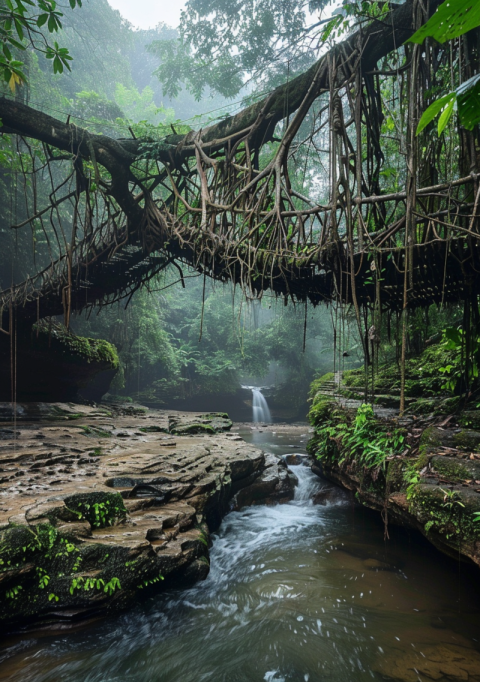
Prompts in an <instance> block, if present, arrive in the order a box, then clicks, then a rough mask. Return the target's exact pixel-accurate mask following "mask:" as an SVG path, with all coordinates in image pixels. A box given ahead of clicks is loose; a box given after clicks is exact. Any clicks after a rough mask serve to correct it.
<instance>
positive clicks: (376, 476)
mask: <svg viewBox="0 0 480 682" xmlns="http://www.w3.org/2000/svg"><path fill="white" fill-rule="evenodd" d="M321 398H322V396H317V398H316V400H317V401H318V400H321ZM328 400H331V397H330V396H328ZM327 410H330V413H332V411H334V412H335V414H336V418H337V419H338V420H339V423H340V424H341V423H342V422H343V423H345V422H347V421H348V420H350V423H352V421H353V418H354V414H355V410H352V409H349V408H347V407H345V405H342V404H341V402H340V401H338V402H337V403H335V402H331V403H330V407H327ZM376 419H377V425H378V426H379V427H380V428H381V429H383V431H384V432H386V433H388V432H393V431H394V430H396V429H397V430H400V432H402V433H403V434H404V437H405V449H404V451H403V452H402V453H401V454H397V455H389V456H387V457H386V458H385V459H384V460H383V462H382V464H381V465H378V466H366V465H365V464H364V463H362V456H361V454H362V453H360V452H357V453H353V454H346V453H345V451H344V449H343V446H342V440H341V437H339V438H335V436H332V437H330V439H329V441H330V445H331V447H330V454H328V455H324V456H321V455H319V451H320V440H319V438H320V434H321V432H322V424H321V423H320V422H319V423H318V424H315V429H314V430H315V434H314V436H313V438H312V440H311V441H310V442H309V445H308V450H309V452H310V454H311V455H312V456H314V457H316V456H318V457H317V461H315V462H314V464H313V466H312V470H313V471H314V472H315V473H317V474H318V475H320V476H322V477H324V478H327V479H329V480H330V481H332V482H333V483H335V484H337V485H340V486H342V487H343V488H344V489H346V490H349V491H352V493H353V494H354V496H355V499H356V500H357V501H358V502H360V503H361V504H363V505H365V506H367V507H370V508H371V509H374V510H377V511H379V512H381V514H382V517H383V519H384V521H385V526H386V532H387V533H388V524H389V523H396V524H400V525H403V526H408V527H412V528H415V529H416V530H418V531H420V532H421V533H422V534H423V535H424V536H425V537H426V538H427V539H428V540H429V541H430V542H431V543H432V544H433V545H435V546H436V547H437V548H438V549H440V550H441V551H442V552H444V553H446V554H448V555H450V556H452V557H454V558H455V559H457V560H459V559H463V560H466V561H472V562H473V563H475V564H476V565H477V566H480V430H476V428H479V427H480V412H477V411H475V412H469V413H465V412H464V413H463V414H462V413H460V414H458V415H450V416H448V417H447V418H445V417H444V416H443V417H438V418H437V417H434V416H430V417H427V418H421V419H417V418H416V417H411V416H410V417H407V418H404V419H402V420H399V419H398V418H391V417H390V418H389V419H382V418H381V417H380V416H379V415H378V414H377V416H376ZM472 427H476V428H472ZM320 495H321V493H320ZM320 503H321V501H320Z"/></svg>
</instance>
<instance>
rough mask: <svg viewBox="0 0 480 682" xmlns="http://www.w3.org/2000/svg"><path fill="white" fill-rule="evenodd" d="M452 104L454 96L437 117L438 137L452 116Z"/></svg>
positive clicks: (453, 103)
mask: <svg viewBox="0 0 480 682" xmlns="http://www.w3.org/2000/svg"><path fill="white" fill-rule="evenodd" d="M454 105H455V96H454V97H452V99H451V100H450V102H449V103H448V104H447V106H446V107H445V109H444V110H443V111H442V114H441V116H440V118H439V119H438V136H439V137H440V135H441V134H442V133H443V131H444V130H445V126H446V125H447V124H448V122H449V120H450V119H451V117H452V114H453V107H454Z"/></svg>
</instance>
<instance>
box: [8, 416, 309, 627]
mask: <svg viewBox="0 0 480 682" xmlns="http://www.w3.org/2000/svg"><path fill="white" fill-rule="evenodd" d="M77 408H78V409H77ZM22 409H23V410H24V412H25V414H28V415H37V417H36V419H37V421H36V422H35V421H32V422H27V421H25V422H20V423H19V424H17V429H16V432H14V430H13V429H12V428H11V425H10V424H8V422H7V423H5V424H4V427H3V431H2V448H0V560H1V561H2V562H3V563H1V564H0V578H1V576H2V575H3V576H5V578H8V580H6V581H5V583H8V584H9V585H10V584H14V585H15V586H16V587H19V588H21V589H19V590H18V596H17V597H16V598H15V599H13V600H12V599H6V598H4V597H5V596H6V593H5V594H3V593H2V592H1V587H0V629H3V630H8V629H9V628H12V627H18V626H21V625H22V623H24V622H27V621H28V622H29V623H32V622H35V620H36V619H41V618H44V617H45V615H46V614H47V613H48V614H49V615H48V617H49V618H53V619H54V618H55V613H56V612H58V613H59V617H60V614H63V615H62V616H61V617H62V618H63V619H65V613H75V614H80V613H81V614H83V617H89V616H90V614H93V612H94V611H96V610H98V609H99V608H101V610H102V613H103V614H106V613H108V612H109V611H113V610H116V609H118V608H124V607H125V606H127V605H128V604H131V603H132V602H133V601H134V600H135V598H136V596H137V595H138V593H139V590H141V593H142V594H145V593H148V590H153V589H165V588H167V587H169V586H171V585H174V584H175V585H179V584H182V581H184V582H185V583H189V584H190V583H191V582H192V581H194V580H198V579H203V578H205V577H206V575H207V574H208V570H209V568H208V567H209V562H208V544H209V526H210V527H214V526H216V525H218V524H219V522H220V520H221V518H222V517H223V515H224V514H225V513H226V512H227V511H229V509H230V508H231V507H232V505H233V507H235V508H240V507H241V506H245V505H247V504H257V503H263V502H269V503H274V502H283V501H288V500H290V499H292V497H293V491H294V486H295V482H296V480H295V477H294V476H293V474H291V472H290V471H289V470H288V468H287V466H286V465H285V463H284V462H283V460H279V459H278V458H277V457H275V456H273V455H265V454H264V453H263V452H262V451H261V450H258V449H257V448H255V447H253V446H252V445H249V444H247V443H245V442H244V441H243V440H242V439H241V438H240V437H239V436H234V437H233V438H232V437H231V436H230V434H228V433H226V431H228V430H229V429H230V427H231V425H232V423H231V421H230V420H229V419H228V415H225V414H223V413H219V414H207V415H198V414H188V413H175V414H167V413H165V412H162V411H146V410H145V411H144V412H143V414H144V420H145V426H143V424H142V426H141V428H139V421H138V420H139V412H138V410H125V409H123V408H122V409H117V408H116V407H115V406H112V407H110V406H109V408H108V411H107V410H106V409H103V408H97V407H87V406H84V405H82V406H76V405H72V404H68V405H60V406H58V405H49V406H46V405H43V406H42V409H39V408H38V406H35V408H33V407H29V406H23V408H22ZM0 413H1V414H3V415H4V416H5V415H8V406H5V407H4V409H3V411H2V410H1V409H0ZM38 415H40V416H38ZM42 415H43V416H42ZM55 415H56V416H57V422H55V419H54V418H53V417H54V416H55ZM69 415H76V418H75V419H72V421H71V423H67V424H66V423H65V417H67V419H68V418H69ZM38 420H40V422H43V423H42V429H41V432H42V433H41V435H42V440H40V439H39V438H38V436H39V424H38ZM199 424H200V425H201V428H200V429H197V428H196V426H193V427H192V425H199ZM167 427H168V428H169V429H170V431H173V430H174V431H175V437H173V436H170V435H168V434H166V433H165V432H166V430H167ZM139 432H141V436H140V437H139V435H138V433H139ZM159 434H165V435H160V437H159ZM64 437H68V440H69V443H68V448H63V447H62V448H61V447H59V446H58V439H60V438H62V439H63V438H64ZM73 453H78V454H73ZM32 482H35V484H32ZM244 491H245V493H244V494H243V496H242V493H243V492H244ZM232 498H234V500H232ZM7 565H8V567H9V573H8V576H7V573H5V572H4V567H5V566H7ZM32 566H33V568H34V571H33V573H32V570H31V567H32ZM27 567H28V570H26V568H27ZM44 575H47V576H48V579H45V580H46V584H45V585H43V583H42V577H43V576H44ZM32 576H33V578H32ZM162 578H163V579H162ZM112 581H113V582H112ZM0 584H1V581H0ZM47 584H48V589H45V587H46V586H47ZM107 585H109V586H110V587H108V588H107V589H105V586H107ZM5 589H7V587H5ZM51 595H53V597H52V596H51Z"/></svg>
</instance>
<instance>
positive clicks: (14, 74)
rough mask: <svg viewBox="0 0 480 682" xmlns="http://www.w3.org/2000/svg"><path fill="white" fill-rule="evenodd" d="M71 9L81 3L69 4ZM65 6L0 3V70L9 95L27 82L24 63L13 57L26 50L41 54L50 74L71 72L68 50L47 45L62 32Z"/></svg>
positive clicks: (15, 0) (40, 0)
mask: <svg viewBox="0 0 480 682" xmlns="http://www.w3.org/2000/svg"><path fill="white" fill-rule="evenodd" d="M69 6H70V9H72V10H73V9H75V8H76V7H81V6H82V0H69ZM63 9H64V5H63V4H62V3H57V2H55V1H54V0H3V2H2V3H0V37H1V40H2V54H0V68H1V69H2V71H3V80H4V81H5V82H6V83H8V85H9V87H10V89H11V91H12V92H15V88H16V86H17V85H21V84H23V83H25V82H26V80H27V77H26V76H25V74H24V72H23V70H22V69H23V61H22V60H21V59H19V58H17V57H16V56H15V53H19V54H21V53H22V52H24V51H25V50H26V49H27V48H28V47H31V48H33V49H34V50H36V51H37V52H41V53H43V54H44V56H45V57H46V59H49V60H51V62H52V68H53V73H63V71H64V69H68V71H70V69H71V67H70V62H71V60H72V57H71V55H70V53H69V51H68V48H66V47H61V46H60V45H59V44H58V42H57V41H56V40H54V41H53V42H50V40H49V34H50V35H53V34H57V33H58V32H59V31H60V30H61V28H62V19H63V11H62V10H63Z"/></svg>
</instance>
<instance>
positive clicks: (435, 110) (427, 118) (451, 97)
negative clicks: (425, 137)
mask: <svg viewBox="0 0 480 682" xmlns="http://www.w3.org/2000/svg"><path fill="white" fill-rule="evenodd" d="M455 98H456V94H455V93H454V92H449V93H448V95H444V96H443V97H440V98H439V99H436V100H435V102H432V104H430V106H429V107H428V109H426V110H425V111H424V112H423V115H422V118H421V119H420V121H419V123H418V126H417V133H416V134H417V135H419V134H420V133H421V132H422V130H423V129H424V128H426V127H427V125H428V124H429V123H430V122H431V121H433V119H434V118H435V117H436V116H438V114H439V113H440V112H441V111H442V109H443V108H444V107H447V108H448V106H449V105H450V102H454V101H455Z"/></svg>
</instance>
